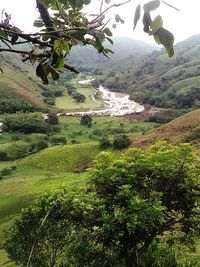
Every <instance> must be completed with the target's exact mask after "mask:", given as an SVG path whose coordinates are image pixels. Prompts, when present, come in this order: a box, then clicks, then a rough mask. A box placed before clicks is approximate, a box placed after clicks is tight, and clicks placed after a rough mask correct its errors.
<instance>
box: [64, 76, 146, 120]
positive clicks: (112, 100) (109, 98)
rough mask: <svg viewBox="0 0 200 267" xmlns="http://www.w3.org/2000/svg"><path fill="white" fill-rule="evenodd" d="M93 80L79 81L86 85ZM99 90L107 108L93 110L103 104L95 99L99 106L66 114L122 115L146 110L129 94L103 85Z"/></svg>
mask: <svg viewBox="0 0 200 267" xmlns="http://www.w3.org/2000/svg"><path fill="white" fill-rule="evenodd" d="M91 81H92V79H88V80H82V81H79V82H78V83H79V84H82V85H86V84H89V83H90V82H91ZM98 90H99V91H100V92H101V94H102V99H103V101H104V104H105V105H106V108H104V109H102V110H93V109H96V108H97V107H98V106H100V105H101V103H100V102H99V101H98V100H95V102H97V106H96V107H95V108H93V109H91V110H89V111H85V112H71V113H65V115H67V116H70V115H71V116H73V115H79V116H81V115H84V114H88V115H92V116H95V115H104V116H105V115H109V116H122V115H127V114H132V113H138V112H142V111H143V110H144V106H142V105H140V104H139V103H137V102H135V101H133V100H130V99H129V95H128V94H123V93H115V92H110V91H109V90H107V89H106V88H105V87H103V86H102V85H100V86H99V89H98Z"/></svg>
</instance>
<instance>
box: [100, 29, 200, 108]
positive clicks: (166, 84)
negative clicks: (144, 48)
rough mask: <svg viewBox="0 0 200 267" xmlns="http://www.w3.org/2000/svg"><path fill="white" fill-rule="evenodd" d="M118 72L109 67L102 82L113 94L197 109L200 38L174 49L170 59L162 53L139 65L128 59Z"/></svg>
mask: <svg viewBox="0 0 200 267" xmlns="http://www.w3.org/2000/svg"><path fill="white" fill-rule="evenodd" d="M120 66H121V68H120V69H119V71H117V70H116V68H115V67H112V66H110V68H109V70H107V73H108V74H105V76H104V77H103V79H102V82H104V84H105V85H106V86H107V87H109V88H110V89H114V90H115V91H123V90H124V91H129V93H130V94H131V95H132V98H133V99H135V100H137V101H141V102H143V103H148V104H152V105H156V106H158V107H167V108H191V107H199V105H200V86H199V85H200V34H199V35H196V36H193V37H191V38H189V39H187V40H185V41H183V42H181V43H179V44H177V45H176V46H175V55H174V56H173V57H172V58H169V57H168V56H167V54H166V51H165V50H164V49H162V50H160V51H153V52H152V53H150V54H147V55H146V56H144V57H143V58H142V60H140V62H138V61H137V60H135V59H134V58H133V57H129V58H128V59H126V60H125V61H122V62H121V63H120Z"/></svg>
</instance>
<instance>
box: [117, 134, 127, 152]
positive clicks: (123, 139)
mask: <svg viewBox="0 0 200 267" xmlns="http://www.w3.org/2000/svg"><path fill="white" fill-rule="evenodd" d="M130 144H131V140H130V138H129V137H128V136H126V135H124V134H123V135H119V136H117V137H115V139H114V140H113V148H114V149H123V148H127V147H128V146H130Z"/></svg>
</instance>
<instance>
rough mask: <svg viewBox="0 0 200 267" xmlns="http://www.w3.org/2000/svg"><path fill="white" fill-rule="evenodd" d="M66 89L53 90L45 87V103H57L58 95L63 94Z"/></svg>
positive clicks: (52, 104) (43, 94)
mask: <svg viewBox="0 0 200 267" xmlns="http://www.w3.org/2000/svg"><path fill="white" fill-rule="evenodd" d="M63 93H64V91H63V90H58V89H57V90H56V91H51V90H48V89H46V88H45V90H44V91H43V92H42V96H44V100H43V101H44V103H46V104H47V105H49V106H55V103H56V97H61V96H63Z"/></svg>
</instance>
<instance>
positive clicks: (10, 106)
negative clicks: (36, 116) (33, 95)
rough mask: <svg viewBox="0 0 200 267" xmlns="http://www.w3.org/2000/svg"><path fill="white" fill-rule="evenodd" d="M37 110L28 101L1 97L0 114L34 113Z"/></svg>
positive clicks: (8, 96) (9, 96) (7, 96)
mask: <svg viewBox="0 0 200 267" xmlns="http://www.w3.org/2000/svg"><path fill="white" fill-rule="evenodd" d="M35 110H36V109H35V108H34V107H33V106H32V105H31V104H30V103H29V102H27V101H26V100H24V99H22V98H19V97H15V96H12V95H2V96H0V114H4V113H16V112H33V111H35Z"/></svg>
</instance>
